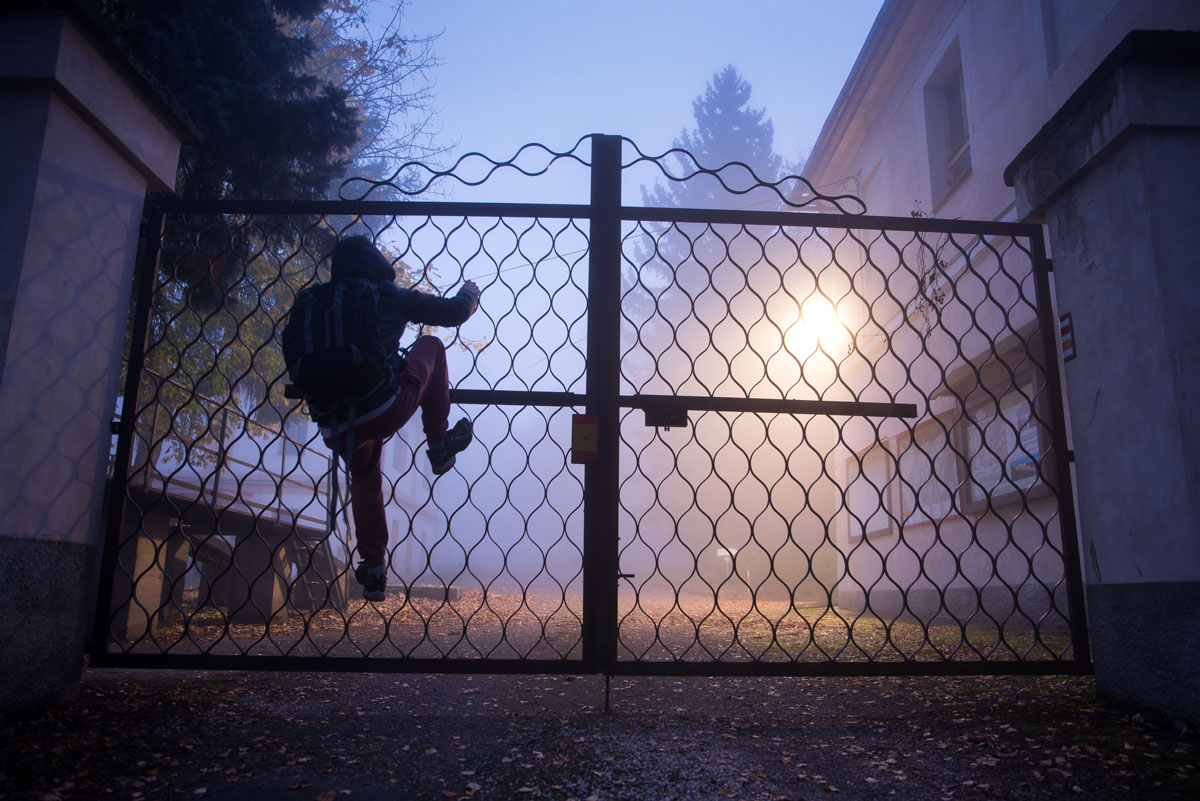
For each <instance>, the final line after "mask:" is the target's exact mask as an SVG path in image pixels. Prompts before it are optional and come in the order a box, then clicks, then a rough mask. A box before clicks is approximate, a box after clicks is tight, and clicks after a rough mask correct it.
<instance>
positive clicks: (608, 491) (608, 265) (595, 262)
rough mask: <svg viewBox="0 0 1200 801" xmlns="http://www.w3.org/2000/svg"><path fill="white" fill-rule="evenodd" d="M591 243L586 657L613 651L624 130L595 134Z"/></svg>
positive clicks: (600, 658)
mask: <svg viewBox="0 0 1200 801" xmlns="http://www.w3.org/2000/svg"><path fill="white" fill-rule="evenodd" d="M591 214H592V216H591V226H590V231H589V240H590V241H589V244H588V326H587V331H588V345H587V413H588V414H590V415H595V416H596V418H597V424H598V431H599V437H598V438H597V439H598V441H597V448H596V459H595V461H593V462H590V463H589V464H588V465H587V467H586V468H585V470H584V489H583V499H584V500H583V509H584V518H583V519H584V522H583V616H584V617H583V620H584V638H583V661H584V662H585V663H586V664H587V665H588V666H589V667H590V668H592V669H597V668H602V667H605V666H607V665H609V664H610V663H611V662H612V660H613V659H615V658H616V625H617V528H618V524H619V521H618V515H617V507H618V501H619V491H620V490H619V481H618V478H619V476H618V470H619V459H620V449H619V442H620V436H619V433H620V426H621V420H620V409H619V406H618V403H619V394H620V369H621V364H620V359H621V320H620V317H621V137H619V136H605V135H602V134H595V135H593V136H592V191H591Z"/></svg>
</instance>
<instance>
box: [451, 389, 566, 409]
mask: <svg viewBox="0 0 1200 801" xmlns="http://www.w3.org/2000/svg"><path fill="white" fill-rule="evenodd" d="M450 402H451V403H458V404H463V405H472V406H563V407H583V406H586V405H587V395H579V394H577V393H574V392H527V391H522V390H507V389H452V390H450Z"/></svg>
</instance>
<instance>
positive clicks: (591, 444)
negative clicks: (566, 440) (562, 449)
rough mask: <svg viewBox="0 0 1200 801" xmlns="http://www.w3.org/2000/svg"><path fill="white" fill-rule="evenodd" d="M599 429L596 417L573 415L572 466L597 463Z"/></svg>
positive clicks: (591, 415)
mask: <svg viewBox="0 0 1200 801" xmlns="http://www.w3.org/2000/svg"><path fill="white" fill-rule="evenodd" d="M599 429H600V426H599V421H598V420H597V418H596V415H594V414H575V415H571V464H584V463H586V462H594V461H596V447H597V445H598V444H599V441H600V434H599Z"/></svg>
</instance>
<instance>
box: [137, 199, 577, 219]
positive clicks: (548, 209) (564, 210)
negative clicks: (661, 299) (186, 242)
mask: <svg viewBox="0 0 1200 801" xmlns="http://www.w3.org/2000/svg"><path fill="white" fill-rule="evenodd" d="M159 208H160V209H161V210H162V211H163V212H164V213H166V214H266V215H271V214H279V215H298V216H302V215H317V216H319V215H336V216H339V217H344V216H346V215H357V216H359V217H393V216H395V217H544V218H565V219H577V220H586V219H588V218H589V217H591V216H592V209H591V207H590V206H586V205H577V204H572V203H456V202H453V201H431V200H184V199H177V198H166V199H163V200H161V201H159Z"/></svg>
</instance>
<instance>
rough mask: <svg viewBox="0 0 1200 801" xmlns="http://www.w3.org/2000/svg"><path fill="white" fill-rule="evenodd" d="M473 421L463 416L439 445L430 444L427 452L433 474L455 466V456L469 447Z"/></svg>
mask: <svg viewBox="0 0 1200 801" xmlns="http://www.w3.org/2000/svg"><path fill="white" fill-rule="evenodd" d="M471 438H472V433H471V421H470V420H468V419H467V418H465V417H464V418H463V419H461V420H459V421H458V422H457V423H455V424H454V428H452V429H450V430H449V431H447V432H446V438H445V439H444V440H442V441H441V442H439V443H438V444H437V445H430V446H429V450H428V451H426V453H427V454H428V455H429V465H430V467H432V468H433V474H434V475H435V476H440V475H441V474H442V473H445V472H446V471H447V470H449V469H450V468H451V467H454V456H455V454H457V453H460V452H461V451H464V450H466V449H467V446H468V445H470V444H471Z"/></svg>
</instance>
